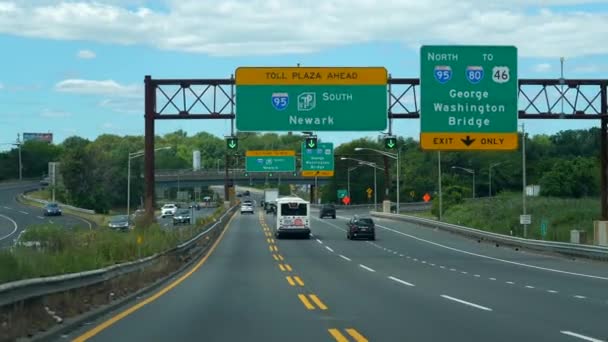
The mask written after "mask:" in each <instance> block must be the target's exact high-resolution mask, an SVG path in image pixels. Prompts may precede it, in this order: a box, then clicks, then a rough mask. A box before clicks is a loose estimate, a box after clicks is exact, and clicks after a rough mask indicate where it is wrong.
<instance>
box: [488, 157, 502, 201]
mask: <svg viewBox="0 0 608 342" xmlns="http://www.w3.org/2000/svg"><path fill="white" fill-rule="evenodd" d="M504 163H505V162H500V163H494V164H490V170H489V172H488V197H492V168H494V167H496V166H498V165H500V164H504Z"/></svg>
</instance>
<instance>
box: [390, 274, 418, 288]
mask: <svg viewBox="0 0 608 342" xmlns="http://www.w3.org/2000/svg"><path fill="white" fill-rule="evenodd" d="M388 279H390V280H392V281H396V282H398V283H400V284H403V285H407V286H416V285H414V284H412V283H408V282H407V281H405V280H401V279H399V278H395V277H393V276H389V277H388Z"/></svg>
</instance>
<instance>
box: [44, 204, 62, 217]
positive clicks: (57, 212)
mask: <svg viewBox="0 0 608 342" xmlns="http://www.w3.org/2000/svg"><path fill="white" fill-rule="evenodd" d="M42 214H43V215H44V216H61V208H59V204H57V203H47V204H46V205H45V206H44V209H42Z"/></svg>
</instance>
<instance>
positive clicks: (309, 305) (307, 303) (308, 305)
mask: <svg viewBox="0 0 608 342" xmlns="http://www.w3.org/2000/svg"><path fill="white" fill-rule="evenodd" d="M298 298H300V301H301V302H302V304H304V306H305V307H306V308H307V309H308V310H314V309H315V307H314V306H313V305H312V303H310V301H309V300H308V298H306V296H305V295H303V294H299V295H298Z"/></svg>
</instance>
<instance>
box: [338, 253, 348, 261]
mask: <svg viewBox="0 0 608 342" xmlns="http://www.w3.org/2000/svg"><path fill="white" fill-rule="evenodd" d="M340 258H342V259H344V260H346V261H351V260H350V258H348V257H345V256H344V255H342V254H340Z"/></svg>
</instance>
